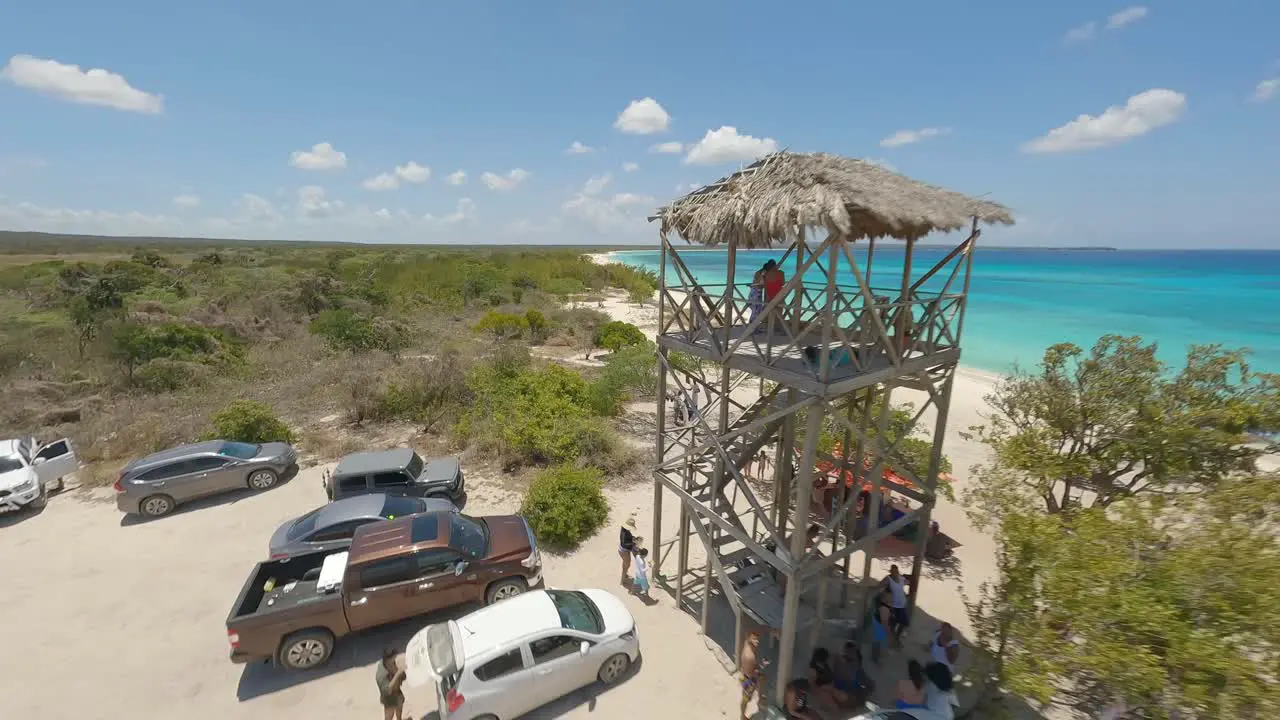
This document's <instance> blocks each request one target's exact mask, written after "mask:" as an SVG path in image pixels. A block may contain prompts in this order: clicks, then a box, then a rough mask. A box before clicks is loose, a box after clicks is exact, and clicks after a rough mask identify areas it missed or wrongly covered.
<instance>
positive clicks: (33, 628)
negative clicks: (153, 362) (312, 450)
mask: <svg viewBox="0 0 1280 720" xmlns="http://www.w3.org/2000/svg"><path fill="white" fill-rule="evenodd" d="M319 478H320V468H309V469H306V470H304V471H302V473H301V474H300V475H299V476H298V477H297V478H294V479H293V480H292V481H291V482H289V483H288V484H285V485H283V486H281V487H279V488H277V489H275V490H272V491H270V492H268V493H265V494H261V495H242V496H238V497H234V498H231V499H230V500H229V501H223V502H220V503H219V502H214V503H211V504H208V505H205V506H202V507H195V508H192V509H189V510H186V511H183V512H180V513H179V514H177V515H174V516H172V517H168V518H163V519H161V520H157V521H153V522H148V523H139V524H131V525H125V526H122V525H121V519H120V518H121V516H120V514H119V513H118V512H117V511H116V509H115V507H114V506H113V505H111V504H109V503H102V502H87V501H84V500H80V499H76V498H74V497H72V496H70V495H68V496H62V497H57V498H55V499H54V500H53V501H52V502H51V503H50V504H49V507H48V509H47V510H45V511H44V512H43V513H40V514H39V515H21V516H5V517H2V518H0V536H2V537H3V540H0V567H3V568H4V584H5V592H4V613H3V614H0V638H2V641H0V642H3V646H4V652H3V655H2V657H3V660H2V661H0V694H2V695H3V697H4V701H3V704H4V716H5V717H9V718H76V719H77V720H98V719H103V720H107V719H111V720H114V719H117V718H119V719H122V720H123V719H124V718H128V719H129V720H148V719H150V718H157V719H158V718H172V717H175V716H181V717H183V718H189V719H191V720H213V719H214V718H217V719H218V720H221V719H222V718H231V717H234V718H272V719H273V720H278V719H279V718H299V717H317V718H348V717H349V718H374V717H380V716H381V715H380V711H379V709H378V706H377V703H376V699H375V695H374V684H373V663H374V662H375V661H376V658H377V655H378V652H379V650H380V649H381V647H383V646H384V645H388V644H392V645H399V646H401V647H403V644H404V643H405V642H406V641H407V640H408V638H409V636H411V635H412V634H413V632H414V631H416V630H417V629H418V628H420V627H422V626H423V625H425V624H426V623H427V622H428V621H430V620H433V619H438V618H430V617H428V618H420V619H416V620H411V621H407V622H405V623H402V624H400V625H397V626H392V627H389V628H386V629H382V630H379V631H376V632H375V633H372V634H371V635H369V636H366V637H364V638H362V639H359V640H356V641H350V640H344V641H343V642H341V643H340V644H339V647H338V650H337V657H335V660H334V661H333V663H331V665H330V666H329V667H328V668H326V669H325V670H323V671H320V672H319V673H317V674H292V673H284V672H282V671H278V670H274V669H271V668H268V667H265V666H253V667H248V668H246V667H245V666H241V665H233V664H232V663H231V662H229V661H228V659H227V652H228V645H227V640H226V631H225V625H224V621H225V618H226V615H227V612H228V610H229V608H230V606H231V604H232V602H233V601H234V599H235V595H236V593H237V592H238V591H239V589H240V587H241V585H242V583H243V582H244V579H245V577H246V576H247V575H248V573H249V571H250V569H251V568H252V566H253V564H254V563H255V562H257V561H259V560H261V559H262V558H263V557H264V556H265V554H266V542H267V538H268V537H269V535H270V534H271V531H272V530H273V529H274V528H275V527H276V526H277V524H278V523H280V522H282V521H284V520H286V519H288V518H290V517H293V516H296V515H298V514H300V513H302V512H304V511H306V510H308V509H310V508H311V507H314V506H315V505H317V504H319V503H321V502H323V500H324V496H323V494H322V493H321V490H320V486H319ZM471 482H472V487H473V490H472V497H471V499H470V502H469V504H468V508H467V510H468V512H471V513H475V514H485V513H505V512H513V511H514V510H515V509H516V507H517V503H518V499H517V498H515V497H513V496H512V495H511V494H509V493H507V492H503V491H500V490H496V489H495V488H498V487H500V485H499V483H498V482H497V481H487V480H486V479H484V478H481V477H473V478H472V479H471ZM651 494H652V490H651V488H650V487H646V486H639V487H637V488H632V489H625V488H624V489H618V490H611V492H610V498H611V502H612V504H613V505H614V507H615V508H616V509H617V510H616V512H617V513H621V512H627V511H628V510H631V509H636V508H640V507H643V506H646V505H647V503H648V500H647V498H649V497H651ZM616 520H617V522H620V519H616ZM617 522H614V523H612V524H611V526H610V527H609V528H608V529H607V530H606V531H604V532H602V533H600V534H599V535H598V536H596V537H595V538H592V539H591V540H589V541H588V542H587V543H586V544H585V545H584V546H583V547H582V548H581V549H580V550H579V551H578V552H576V553H574V554H573V555H571V556H568V557H548V558H547V560H546V577H547V580H548V583H550V584H551V585H553V586H558V587H590V586H595V587H603V588H606V589H609V590H615V589H616V587H615V584H616V582H617V570H618V567H617V554H616V551H615V550H614V547H615V543H616V539H615V537H614V532H616V530H615V529H614V528H616V526H617ZM641 523H642V527H644V523H645V520H644V519H643V518H642V520H641ZM626 599H627V602H628V604H629V605H630V606H631V608H632V610H633V612H634V613H635V615H636V618H637V622H638V625H639V628H640V637H641V644H642V652H643V654H644V661H643V663H642V665H641V666H640V667H639V668H638V670H637V671H636V672H635V673H634V674H633V676H632V677H631V678H630V679H629V680H627V681H626V682H624V683H623V684H622V685H620V686H618V687H615V688H613V689H611V690H609V691H607V692H599V691H598V690H597V691H594V692H589V691H581V692H579V693H577V694H576V695H575V696H571V697H569V698H566V699H564V700H562V701H560V702H558V703H555V704H553V705H551V706H548V707H546V708H544V709H542V710H540V711H539V712H537V713H535V714H534V715H532V716H531V717H566V718H575V717H597V718H621V717H634V716H635V715H634V711H635V709H636V708H638V707H646V708H648V709H649V710H650V711H651V712H652V713H653V715H652V717H685V718H715V717H721V716H722V715H723V714H725V713H731V712H733V711H734V710H735V706H734V703H735V702H736V700H735V699H734V698H735V695H734V688H735V685H734V682H733V680H732V678H730V677H729V676H728V675H726V674H725V673H724V672H723V671H722V670H721V668H720V665H719V663H718V662H717V661H716V660H715V658H714V656H713V655H712V654H711V653H709V652H707V651H706V648H705V646H704V644H703V642H702V640H701V639H700V638H699V636H698V635H697V633H696V623H695V622H694V620H693V619H692V618H690V617H689V616H687V615H685V614H683V613H679V612H676V611H675V610H673V609H672V608H671V603H670V600H669V599H667V598H665V597H664V598H663V599H662V600H661V601H660V603H659V604H658V605H655V606H653V607H648V606H645V605H644V604H643V603H641V602H640V601H639V600H638V599H637V598H634V597H627V598H626ZM64 688H65V690H64ZM66 690H70V692H67V691H66ZM407 694H408V704H407V708H408V709H409V710H410V711H412V713H413V717H415V718H422V717H424V716H426V715H427V714H428V712H430V711H434V710H435V700H434V697H433V695H432V693H431V691H430V689H425V688H409V689H408V693H407Z"/></svg>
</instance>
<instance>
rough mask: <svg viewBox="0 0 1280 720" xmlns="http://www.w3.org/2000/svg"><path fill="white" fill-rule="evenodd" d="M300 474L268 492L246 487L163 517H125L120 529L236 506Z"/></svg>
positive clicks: (289, 473)
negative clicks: (196, 512) (198, 511)
mask: <svg viewBox="0 0 1280 720" xmlns="http://www.w3.org/2000/svg"><path fill="white" fill-rule="evenodd" d="M298 472H299V470H298V469H297V468H296V467H295V468H294V469H292V470H289V471H287V472H285V474H283V475H281V476H280V480H279V481H278V482H277V483H276V484H275V485H274V486H272V487H271V488H269V489H267V490H250V489H249V488H247V487H245V488H239V489H236V490H228V491H227V492H224V493H219V494H217V495H210V496H208V497H202V498H200V499H198V500H191V501H188V502H184V503H182V504H181V505H178V506H177V507H176V508H174V509H173V512H171V513H169V514H168V515H165V516H163V517H158V518H147V517H143V516H141V515H123V516H121V518H120V527H132V526H134V525H142V524H144V523H152V522H164V521H165V520H168V519H169V518H174V517H178V516H179V515H185V514H187V513H189V512H195V511H197V510H205V509H207V508H211V507H217V506H219V505H234V504H235V503H238V502H240V501H241V500H245V499H247V498H251V497H253V496H254V495H260V494H262V493H264V492H271V491H272V490H275V489H276V488H278V487H281V486H282V485H284V484H285V483H287V482H289V481H290V480H293V479H294V478H295V477H297V476H298ZM320 500H321V501H323V500H324V495H323V494H322V495H321V496H320ZM317 504H320V503H317Z"/></svg>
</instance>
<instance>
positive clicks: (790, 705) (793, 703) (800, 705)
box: [782, 678, 822, 720]
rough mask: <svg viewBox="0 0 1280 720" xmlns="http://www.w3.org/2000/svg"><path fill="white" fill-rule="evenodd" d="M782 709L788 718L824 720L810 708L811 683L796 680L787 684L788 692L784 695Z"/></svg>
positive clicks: (799, 679)
mask: <svg viewBox="0 0 1280 720" xmlns="http://www.w3.org/2000/svg"><path fill="white" fill-rule="evenodd" d="M782 707H783V709H784V710H786V711H787V717H788V718H795V719H797V720H822V718H821V716H819V715H818V713H816V712H814V711H813V708H810V707H809V681H808V680H806V679H804V678H796V679H795V680H792V681H791V682H789V683H787V689H786V692H784V693H783V695H782Z"/></svg>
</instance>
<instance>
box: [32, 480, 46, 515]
mask: <svg viewBox="0 0 1280 720" xmlns="http://www.w3.org/2000/svg"><path fill="white" fill-rule="evenodd" d="M48 504H49V490H48V489H47V488H45V486H44V485H41V486H40V494H39V495H37V496H36V499H35V500H32V501H31V502H29V503H27V507H29V508H31V509H32V510H43V509H45V506H47V505H48Z"/></svg>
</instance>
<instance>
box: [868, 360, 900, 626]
mask: <svg viewBox="0 0 1280 720" xmlns="http://www.w3.org/2000/svg"><path fill="white" fill-rule="evenodd" d="M892 396H893V381H892V380H890V381H889V383H888V384H887V385H885V387H884V397H882V398H880V402H881V403H883V404H882V405H881V406H880V419H879V422H878V423H877V424H876V427H877V429H878V430H877V433H876V435H877V437H876V443H877V444H878V445H883V444H884V443H885V439H884V438H885V436H886V430H887V428H888V426H889V406H890V404H891V402H892V399H893V397H892ZM883 478H884V455H883V453H882V452H880V451H879V450H877V451H876V462H875V464H873V465H872V466H871V502H869V503H867V535H873V534H874V533H875V531H876V530H878V529H879V528H880V490H881V480H883ZM864 554H865V555H866V559H865V560H864V561H863V564H862V583H861V584H862V587H863V588H866V587H867V581H868V580H869V579H870V578H871V561H872V560H873V559H875V555H876V548H875V546H874V545H872V546H870V547H868V548H867V549H866V551H865V553H864ZM872 597H873V596H871V595H867V596H865V597H864V598H863V606H864V607H863V608H862V610H863V612H864V613H865V612H869V611H870V610H871V600H872Z"/></svg>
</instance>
